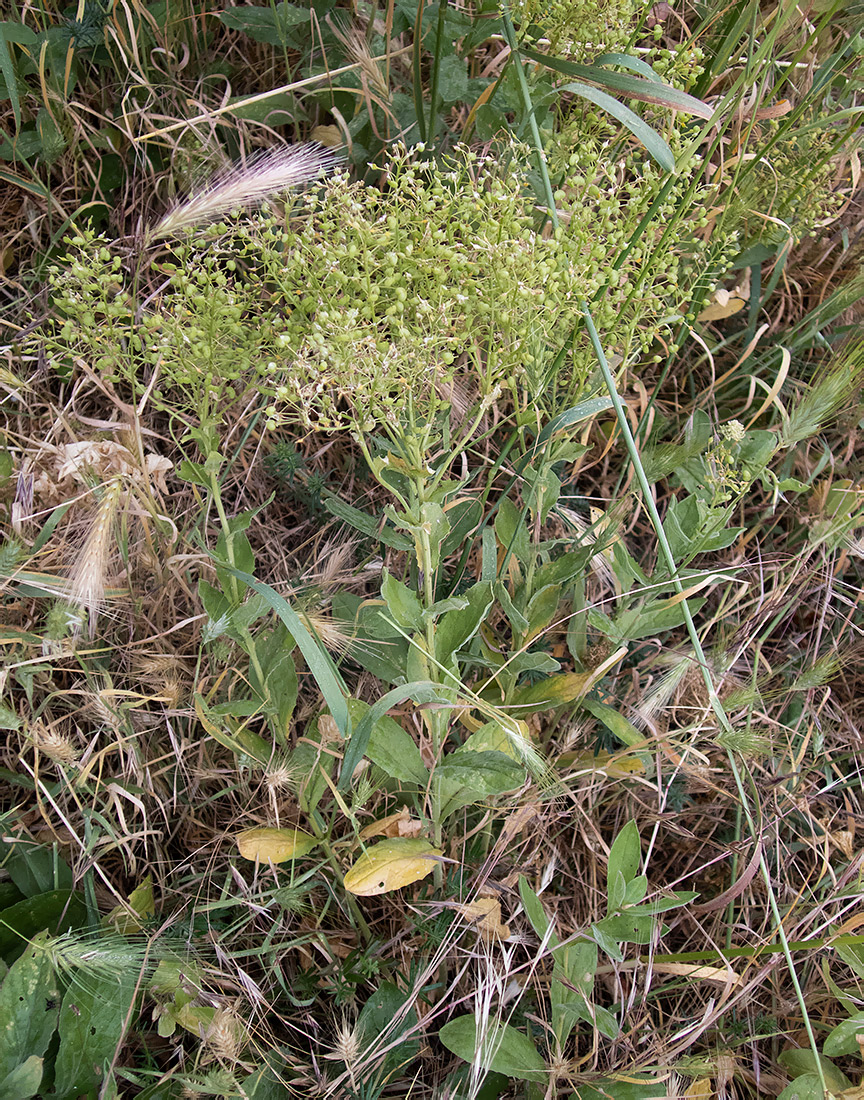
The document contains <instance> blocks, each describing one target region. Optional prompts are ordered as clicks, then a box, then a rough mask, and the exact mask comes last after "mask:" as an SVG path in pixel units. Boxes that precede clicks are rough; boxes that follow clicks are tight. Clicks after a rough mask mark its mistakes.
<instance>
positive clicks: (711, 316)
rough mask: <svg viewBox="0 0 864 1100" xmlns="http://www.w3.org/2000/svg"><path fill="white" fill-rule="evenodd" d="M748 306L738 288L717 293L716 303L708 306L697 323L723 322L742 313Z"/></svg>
mask: <svg viewBox="0 0 864 1100" xmlns="http://www.w3.org/2000/svg"><path fill="white" fill-rule="evenodd" d="M746 305H747V301H746V299H744V298H742V297H740V292H739V289H738V287H736V288H735V289H734V290H732V291H729V290H723V289H722V288H721V289H720V290H717V291H715V293H714V301H713V302H712V303H711V305H709V306H706V307H705V308H704V309H703V310H702V312H701V313H700V314H699V316H698V317H697V318H696V320H697V321H722V320H723V319H724V318H725V317H732V316H733V315H734V314H736V313H738V312H740V310H742V309H743V308H744V306H746Z"/></svg>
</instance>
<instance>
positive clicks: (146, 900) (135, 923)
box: [102, 875, 156, 936]
mask: <svg viewBox="0 0 864 1100" xmlns="http://www.w3.org/2000/svg"><path fill="white" fill-rule="evenodd" d="M155 912H156V899H155V897H154V895H153V879H152V878H150V876H149V875H148V876H147V877H146V878H145V879H143V880H142V881H141V882H140V884H139V885H138V886H136V887H135V889H134V890H133V891H132V893H131V894H130V895H129V899H128V901H127V902H126V904H125V905H115V906H114V908H113V909H112V910H111V912H110V913H108V915H107V916H104V917H103V918H102V924H103V926H104V927H106V928H107V927H108V926H109V925H112V924H113V925H114V927H115V928H116V929H117V931H118V932H120V933H121V935H124V936H128V935H131V933H133V932H140V931H141V923H142V921H146V920H150V918H151V917H152V916H153V915H154V914H155Z"/></svg>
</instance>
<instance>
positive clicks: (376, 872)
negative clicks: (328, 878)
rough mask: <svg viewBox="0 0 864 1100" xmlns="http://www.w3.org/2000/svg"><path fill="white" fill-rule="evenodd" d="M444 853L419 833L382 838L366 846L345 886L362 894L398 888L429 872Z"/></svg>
mask: <svg viewBox="0 0 864 1100" xmlns="http://www.w3.org/2000/svg"><path fill="white" fill-rule="evenodd" d="M443 854H444V853H443V852H442V851H441V850H440V849H438V848H433V847H432V845H431V844H430V843H429V841H428V840H422V839H420V838H419V837H417V838H409V837H397V838H396V839H394V840H382V841H381V843H380V844H373V846H372V847H371V848H367V849H366V851H365V852H364V853H363V855H362V856H360V858H359V859H358V860H357V861H356V863H355V864H354V866H353V867H352V868H351V870H350V871H349V872H348V873H347V874H346V875H345V889H346V890H348V891H349V892H350V893H352V894H358V895H359V896H360V897H363V898H371V897H374V896H375V895H376V894H388V893H389V892H390V891H391V890H400V889H401V888H402V887H403V886H410V884H411V883H412V882H419V881H420V879H421V878H426V876H427V875H430V874H431V873H432V871H433V870H434V868H435V863H436V859H437V858H438V857H440V856H442V855H443Z"/></svg>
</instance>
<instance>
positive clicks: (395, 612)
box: [381, 569, 423, 632]
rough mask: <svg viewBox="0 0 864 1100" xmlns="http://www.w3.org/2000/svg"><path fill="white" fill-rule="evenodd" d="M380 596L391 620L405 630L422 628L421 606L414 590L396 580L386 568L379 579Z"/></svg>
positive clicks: (410, 630) (411, 630)
mask: <svg viewBox="0 0 864 1100" xmlns="http://www.w3.org/2000/svg"><path fill="white" fill-rule="evenodd" d="M381 596H382V598H383V599H384V601H385V602H386V604H387V610H388V611H389V612H390V614H391V615H392V617H393V622H394V623H396V625H397V626H398V627H399V628H400V629H401V630H404V631H406V632H413V631H415V630H422V629H423V608H422V606H421V604H420V600H419V598H418V596H417V593H416V592H412V591H411V589H410V588H408V586H407V585H404V584H402V582H401V581H397V580H396V578H395V577H393V576H392V575H391V574H390V573H389V571H388V570H387V569H385V570H384V576H383V579H382V581H381Z"/></svg>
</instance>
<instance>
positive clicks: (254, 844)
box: [235, 827, 318, 864]
mask: <svg viewBox="0 0 864 1100" xmlns="http://www.w3.org/2000/svg"><path fill="white" fill-rule="evenodd" d="M235 839H236V841H237V848H238V850H239V852H240V855H241V856H242V857H243V858H244V859H249V860H252V861H253V862H254V863H264V864H267V863H288V862H290V861H291V860H295V859H302V858H303V856H305V855H308V854H309V852H311V851H312V849H313V848H315V847H316V846H317V844H318V841H317V840H316V838H315V837H314V836H309V834H308V833H304V832H303V831H302V829H275V828H265V827H261V828H256V829H244V830H243V832H242V833H238V834H237V836H236V837H235Z"/></svg>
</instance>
